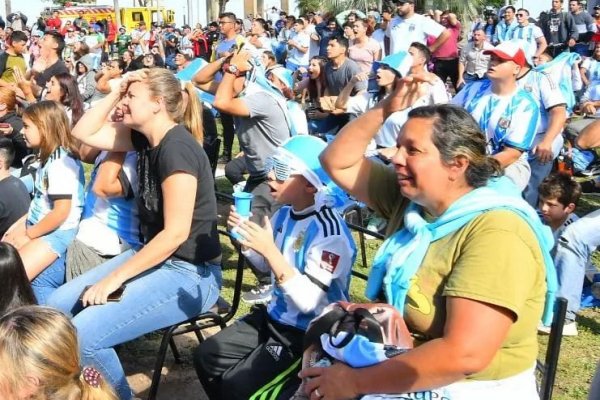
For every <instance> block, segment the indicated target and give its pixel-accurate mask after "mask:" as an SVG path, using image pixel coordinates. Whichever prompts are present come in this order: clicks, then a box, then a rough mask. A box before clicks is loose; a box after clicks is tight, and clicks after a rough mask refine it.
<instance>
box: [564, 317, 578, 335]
mask: <svg viewBox="0 0 600 400" xmlns="http://www.w3.org/2000/svg"><path fill="white" fill-rule="evenodd" d="M578 334H579V332H577V322H575V321H573V322H569V323H568V324H567V323H565V326H563V336H577V335H578Z"/></svg>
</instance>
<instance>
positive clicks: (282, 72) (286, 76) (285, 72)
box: [268, 66, 294, 89]
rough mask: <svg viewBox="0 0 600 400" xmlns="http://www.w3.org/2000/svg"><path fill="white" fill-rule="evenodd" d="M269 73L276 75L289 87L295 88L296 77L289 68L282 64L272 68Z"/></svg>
mask: <svg viewBox="0 0 600 400" xmlns="http://www.w3.org/2000/svg"><path fill="white" fill-rule="evenodd" d="M268 74H273V75H275V76H276V77H277V78H278V79H279V80H280V81H281V82H283V84H284V85H285V86H287V87H288V88H290V89H293V88H294V77H293V75H292V72H291V71H290V70H289V69H287V68H284V67H282V66H276V67H273V68H272V69H270V70H269V72H268Z"/></svg>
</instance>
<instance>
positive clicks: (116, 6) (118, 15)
mask: <svg viewBox="0 0 600 400" xmlns="http://www.w3.org/2000/svg"><path fill="white" fill-rule="evenodd" d="M113 8H114V9H115V21H116V22H117V27H119V28H120V27H121V9H120V8H119V0H113Z"/></svg>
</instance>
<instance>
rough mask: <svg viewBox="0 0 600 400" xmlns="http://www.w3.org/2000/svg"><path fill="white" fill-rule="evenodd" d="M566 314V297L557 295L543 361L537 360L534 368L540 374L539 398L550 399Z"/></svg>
mask: <svg viewBox="0 0 600 400" xmlns="http://www.w3.org/2000/svg"><path fill="white" fill-rule="evenodd" d="M566 314H567V299H565V298H563V297H559V298H557V299H556V308H555V310H554V318H553V320H552V325H551V327H550V336H549V338H548V348H547V349H546V357H545V360H544V362H543V363H542V362H540V360H538V361H537V365H536V370H537V371H538V372H539V373H540V374H541V375H542V380H541V382H540V386H539V388H538V389H539V390H538V391H539V393H540V400H550V399H552V390H553V389H554V380H555V379H556V368H557V367H558V356H559V355H560V345H561V343H562V336H563V334H562V331H563V327H564V326H565V315H566Z"/></svg>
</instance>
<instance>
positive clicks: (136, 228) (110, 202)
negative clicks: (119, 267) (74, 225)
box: [77, 151, 142, 256]
mask: <svg viewBox="0 0 600 400" xmlns="http://www.w3.org/2000/svg"><path fill="white" fill-rule="evenodd" d="M107 154H108V153H107V152H102V153H101V154H100V155H99V156H98V157H97V158H96V162H95V167H94V171H93V172H92V177H91V182H90V184H89V185H88V190H87V193H86V197H85V206H84V209H83V216H82V220H81V223H80V225H79V232H77V239H78V240H79V241H81V242H82V243H84V244H86V245H87V246H89V247H91V248H93V249H94V250H95V251H96V252H97V253H98V254H101V255H105V256H114V255H117V254H120V253H121V251H122V249H123V244H127V245H128V246H129V247H133V248H138V247H140V246H141V245H142V243H141V233H140V221H139V218H138V210H137V203H136V200H135V197H136V195H137V187H138V179H137V171H136V163H137V153H136V152H135V151H130V152H128V153H127V155H126V156H125V160H124V161H123V166H122V167H121V173H120V174H119V181H120V182H121V186H122V187H123V190H124V192H125V196H121V197H112V198H108V199H106V198H102V197H98V196H97V195H96V194H95V193H94V191H93V190H92V189H93V186H94V183H95V181H96V176H97V173H98V167H99V166H100V164H101V163H102V162H103V161H104V159H105V158H106V156H107Z"/></svg>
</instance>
